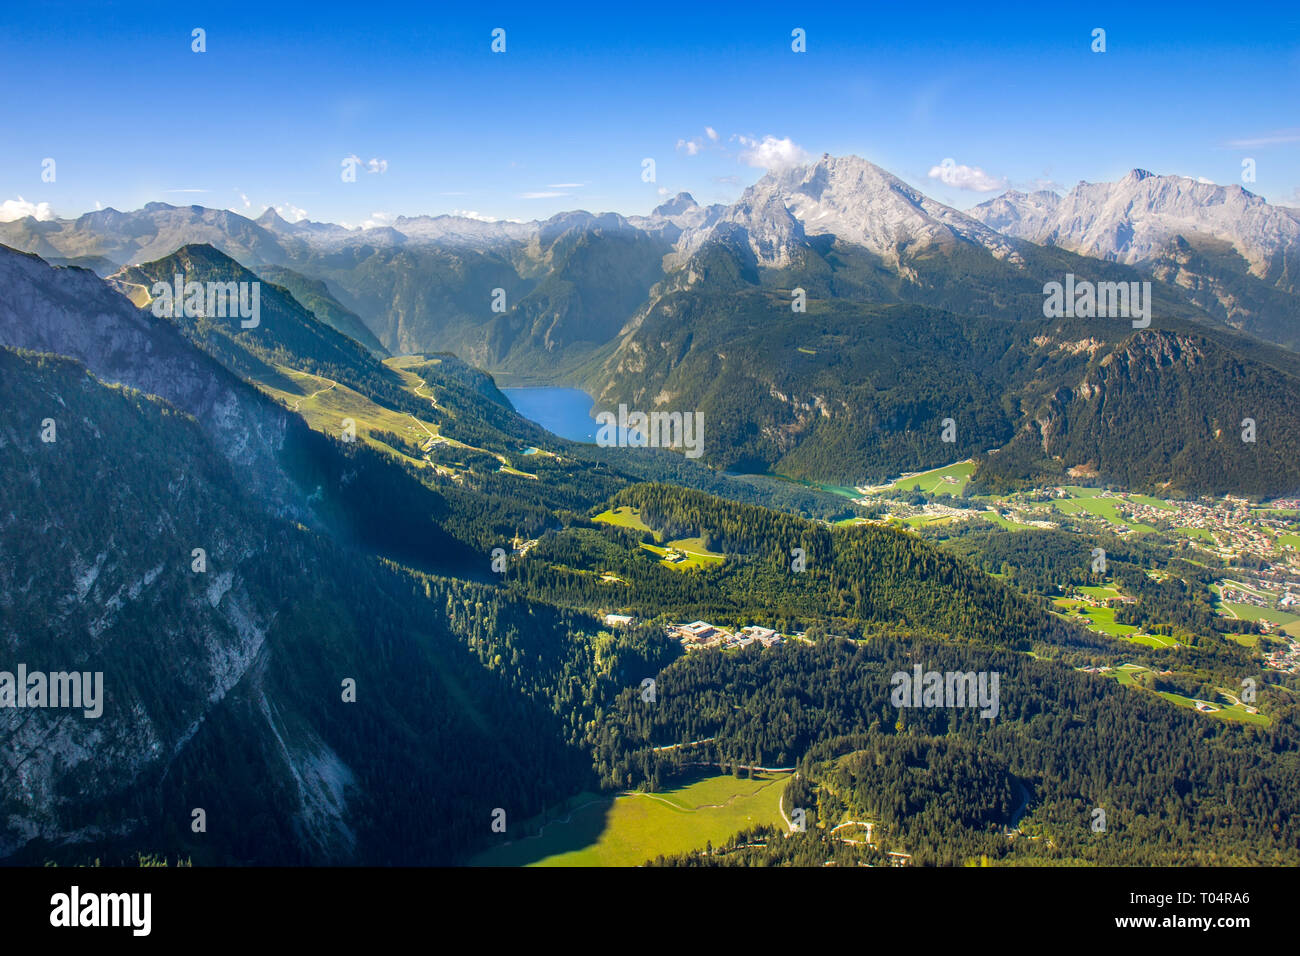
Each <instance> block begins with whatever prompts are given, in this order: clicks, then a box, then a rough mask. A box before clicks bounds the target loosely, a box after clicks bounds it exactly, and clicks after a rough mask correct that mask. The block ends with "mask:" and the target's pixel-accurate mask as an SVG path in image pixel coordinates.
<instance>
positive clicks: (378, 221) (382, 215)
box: [361, 212, 397, 229]
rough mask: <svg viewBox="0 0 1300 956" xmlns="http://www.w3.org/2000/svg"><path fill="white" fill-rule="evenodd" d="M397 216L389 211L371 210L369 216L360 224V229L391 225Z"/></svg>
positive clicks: (380, 227)
mask: <svg viewBox="0 0 1300 956" xmlns="http://www.w3.org/2000/svg"><path fill="white" fill-rule="evenodd" d="M396 218H397V217H396V216H394V215H393V214H392V213H391V212H372V213H371V214H370V218H369V219H367V220H366V221H365V222H363V223H362V224H361V228H362V229H382V228H384V227H385V226H391V225H392V224H393V220H394V219H396Z"/></svg>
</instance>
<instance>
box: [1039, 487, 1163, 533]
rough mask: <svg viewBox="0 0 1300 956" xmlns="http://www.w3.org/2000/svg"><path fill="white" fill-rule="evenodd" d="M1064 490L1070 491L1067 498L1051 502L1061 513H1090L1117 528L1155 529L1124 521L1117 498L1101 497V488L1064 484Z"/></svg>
mask: <svg viewBox="0 0 1300 956" xmlns="http://www.w3.org/2000/svg"><path fill="white" fill-rule="evenodd" d="M1065 490H1066V491H1067V492H1069V493H1070V497H1069V498H1064V499H1060V498H1058V499H1056V500H1054V501H1053V502H1052V507H1054V508H1055V509H1056V510H1057V511H1059V512H1061V514H1067V515H1079V514H1086V515H1091V516H1092V517H1094V518H1101V519H1103V520H1104V521H1108V522H1110V523H1111V524H1113V525H1115V526H1116V527H1118V528H1128V529H1129V530H1130V531H1155V530H1156V529H1155V528H1153V527H1151V526H1150V525H1147V524H1141V523H1139V522H1136V521H1126V520H1125V519H1124V518H1123V517H1122V516H1121V515H1120V513H1119V508H1118V505H1119V502H1120V499H1118V498H1103V497H1101V490H1100V489H1098V488H1082V487H1079V486H1078V485H1066V486H1065ZM1151 500H1153V501H1154V500H1155V499H1151Z"/></svg>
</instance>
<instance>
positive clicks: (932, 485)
mask: <svg viewBox="0 0 1300 956" xmlns="http://www.w3.org/2000/svg"><path fill="white" fill-rule="evenodd" d="M974 473H975V463H974V462H973V461H959V462H956V463H954V464H951V465H945V466H944V467H943V468H935V469H933V470H931V471H923V472H921V473H920V474H918V475H910V476H909V477H907V478H899V479H898V480H897V481H895V482H894V483H893V484H891V485H889V486H888V488H887V489H886V490H889V491H922V492H925V493H926V494H928V495H953V496H954V497H955V496H958V495H960V494H961V493H962V490H963V489H964V488H965V487H966V486H967V485H968V484H969V483H970V476H971V475H972V474H974Z"/></svg>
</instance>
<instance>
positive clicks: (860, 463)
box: [0, 155, 1300, 494]
mask: <svg viewBox="0 0 1300 956" xmlns="http://www.w3.org/2000/svg"><path fill="white" fill-rule="evenodd" d="M1297 230H1300V213H1297V212H1296V211H1294V210H1290V209H1288V208H1286V207H1280V206H1273V205H1270V204H1268V203H1266V202H1264V201H1263V200H1262V199H1260V198H1259V197H1257V196H1254V195H1252V194H1250V193H1249V192H1247V191H1246V190H1244V189H1241V188H1240V187H1237V186H1226V187H1225V186H1215V185H1211V184H1206V183H1201V182H1197V181H1194V180H1190V179H1187V178H1184V177H1177V176H1155V175H1152V174H1150V173H1147V172H1144V171H1141V170H1135V171H1133V172H1132V173H1130V174H1129V175H1127V176H1125V177H1124V178H1123V179H1122V180H1120V181H1119V182H1117V183H1111V184H1080V185H1079V186H1077V187H1076V188H1075V189H1074V190H1072V191H1071V192H1070V193H1069V194H1068V195H1066V196H1064V197H1061V196H1059V195H1057V194H1056V193H1049V192H1039V193H1033V194H1021V193H1015V192H1008V193H1006V194H1004V195H1002V196H1000V197H998V198H997V199H994V200H991V201H989V202H987V203H984V204H981V205H979V206H976V207H974V208H973V209H972V210H970V211H969V213H962V212H960V211H958V210H956V209H952V208H950V207H947V206H944V205H943V204H941V203H938V202H936V201H934V200H932V199H930V198H928V197H926V196H925V195H923V194H922V193H920V192H919V191H918V190H916V189H914V188H912V187H910V186H908V185H907V184H906V183H904V182H902V181H901V180H899V179H898V178H897V177H894V176H892V175H891V174H889V173H888V172H886V171H885V170H883V169H881V168H879V167H877V166H875V165H874V164H872V163H869V162H867V161H865V160H862V159H859V158H857V157H852V156H847V157H832V156H829V155H827V156H823V157H821V158H820V159H819V160H817V161H815V162H812V163H809V164H807V165H804V166H797V167H793V168H789V169H784V170H781V171H775V172H772V173H769V174H767V175H765V176H764V177H763V178H761V179H760V180H759V181H758V182H757V183H756V184H755V185H753V186H751V187H749V188H748V189H746V190H745V192H744V193H743V194H742V196H741V197H740V198H739V199H738V200H737V201H736V202H735V203H732V204H730V205H712V206H700V205H699V204H697V203H696V202H695V201H694V200H693V199H692V198H691V197H690V196H689V195H688V194H685V193H682V194H679V195H677V196H675V197H673V198H672V199H670V200H668V201H666V202H665V203H663V204H662V205H661V206H659V207H658V208H656V209H655V210H653V212H652V213H651V214H650V215H648V216H640V217H624V216H620V215H617V214H613V213H605V214H591V213H587V212H582V211H578V212H570V213H561V214H559V215H556V216H553V217H551V218H550V219H547V220H544V221H533V222H505V221H498V222H484V221H480V220H476V219H467V218H463V217H454V216H433V217H430V216H418V217H397V218H395V219H394V220H393V221H392V225H391V226H385V227H382V228H370V229H348V228H345V227H342V226H338V225H332V224H325V223H314V222H310V221H306V220H304V221H301V222H296V223H289V222H286V221H285V220H284V219H282V218H281V217H280V216H279V215H278V214H277V213H275V211H274V210H268V211H267V212H266V213H264V214H263V215H262V216H261V217H259V218H258V219H257V220H256V221H254V220H250V219H247V218H245V217H242V216H239V215H238V214H236V213H233V212H227V211H221V210H210V209H204V208H203V207H199V206H191V207H175V206H168V205H165V204H161V203H150V204H149V205H147V206H146V207H144V209H141V210H139V211H137V212H133V213H120V212H117V211H115V210H103V211H100V212H96V213H88V214H87V215H85V216H82V217H80V218H78V219H76V220H54V221H47V222H39V221H36V220H34V219H30V218H29V219H24V220H17V221H14V222H10V223H4V224H0V242H4V243H6V244H8V245H11V246H13V247H14V248H18V249H22V250H24V251H29V252H35V253H37V254H40V255H42V256H45V257H48V258H50V259H51V260H52V261H56V262H59V263H65V264H78V263H81V264H85V265H87V266H89V267H91V268H94V269H96V270H97V271H99V273H100V274H101V275H110V274H115V276H114V278H115V281H125V282H132V281H136V280H138V279H139V278H140V276H139V271H140V270H141V268H143V267H144V265H145V264H146V263H147V262H148V261H150V260H151V259H154V260H157V259H161V258H162V257H163V256H167V255H170V254H171V253H174V252H175V251H176V250H177V249H178V248H179V247H181V246H183V245H193V244H209V245H211V246H212V247H213V248H214V249H216V250H219V251H221V252H222V253H224V254H225V255H227V256H229V257H231V258H232V259H234V260H236V261H238V262H239V263H240V264H241V265H242V266H243V267H244V268H246V269H249V270H252V271H254V272H256V273H258V274H259V275H262V276H264V277H265V278H266V279H267V280H268V281H271V282H273V283H275V284H276V285H278V286H280V287H281V288H284V289H286V290H289V289H292V290H294V292H295V293H296V295H297V296H298V297H299V298H304V299H308V300H310V302H311V303H312V306H313V308H314V309H315V311H316V313H317V314H318V315H319V316H320V318H321V319H322V320H323V321H324V322H325V323H326V324H329V325H331V326H333V327H334V328H335V329H336V330H338V331H341V332H343V333H344V334H345V335H347V336H348V337H349V338H351V339H354V340H356V341H359V342H361V343H362V344H363V345H365V347H366V348H367V349H368V350H369V351H371V352H372V353H374V354H376V355H378V356H379V357H381V358H382V357H384V356H385V355H386V354H402V353H428V352H451V353H454V354H456V355H458V356H460V357H461V358H462V359H464V360H465V361H467V362H469V363H471V364H472V365H476V366H479V367H482V368H484V369H486V370H487V371H489V372H491V373H492V374H494V375H496V376H497V378H498V379H499V380H501V381H503V382H509V383H520V384H554V383H565V384H576V385H580V386H581V387H583V388H585V389H586V390H587V391H588V392H590V393H591V394H592V395H594V396H595V397H596V399H597V403H598V405H599V406H600V407H616V406H617V405H618V404H619V403H624V402H625V403H629V404H631V405H632V406H633V407H638V408H644V409H645V410H646V411H650V410H654V409H658V408H663V409H670V410H671V409H677V410H681V409H692V410H696V409H698V410H701V411H703V412H704V413H705V414H706V415H707V416H708V417H709V418H710V419H711V421H712V422H713V424H712V427H711V436H712V438H711V441H710V444H709V446H708V448H707V450H706V461H708V462H709V463H710V464H711V465H714V466H715V467H719V468H726V469H733V470H742V471H758V472H768V471H775V472H780V473H783V474H789V475H791V476H794V477H799V478H805V479H812V480H828V481H829V480H833V481H837V482H847V483H858V482H863V481H874V480H877V479H880V478H883V477H885V476H886V475H888V474H889V473H897V472H898V471H900V470H906V469H909V468H913V467H924V466H929V465H934V464H942V463H944V461H946V460H952V459H953V458H955V457H959V456H975V457H978V458H980V460H981V469H982V471H983V474H984V476H986V477H989V478H992V477H993V476H994V475H996V476H997V478H998V479H999V480H1013V481H1019V480H1030V479H1035V480H1036V479H1039V478H1042V477H1044V476H1045V475H1068V474H1070V473H1075V474H1095V475H1099V476H1103V477H1104V476H1107V475H1110V476H1118V475H1120V474H1121V473H1122V474H1124V475H1125V476H1126V478H1128V479H1130V480H1134V481H1136V482H1137V483H1138V484H1140V485H1143V486H1145V487H1149V488H1157V487H1159V488H1160V489H1162V490H1165V491H1169V490H1171V489H1172V490H1182V491H1186V492H1195V491H1209V490H1215V489H1218V490H1222V487H1223V482H1224V481H1225V480H1227V481H1229V483H1231V480H1235V479H1231V478H1230V477H1228V478H1223V479H1218V480H1214V481H1211V480H1210V479H1209V478H1208V477H1206V476H1207V475H1208V474H1210V473H1211V472H1212V473H1215V474H1221V475H1225V476H1232V475H1234V474H1237V475H1239V477H1240V484H1241V488H1242V490H1244V491H1248V492H1250V493H1260V494H1263V493H1273V494H1280V493H1289V492H1291V491H1294V490H1296V489H1297V488H1300V471H1298V470H1296V468H1294V467H1292V466H1290V465H1287V464H1285V462H1287V461H1288V460H1292V457H1293V456H1292V452H1293V451H1294V450H1295V449H1293V448H1292V447H1291V445H1290V439H1289V437H1287V436H1289V435H1290V434H1294V433H1295V432H1294V429H1292V428H1291V425H1292V422H1291V412H1290V411H1289V406H1288V405H1286V403H1285V402H1283V403H1281V404H1280V405H1279V404H1277V403H1274V402H1272V401H1270V400H1268V399H1267V397H1266V396H1263V395H1257V394H1256V393H1255V392H1254V390H1252V389H1250V388H1248V387H1245V386H1243V388H1244V389H1245V390H1237V391H1234V388H1236V386H1232V385H1227V386H1226V387H1225V386H1223V385H1222V384H1221V383H1211V382H1210V381H1208V380H1206V378H1205V375H1204V372H1203V369H1204V368H1206V367H1209V366H1215V365H1218V364H1219V363H1220V361H1228V360H1229V358H1228V357H1230V359H1231V361H1234V362H1239V363H1242V364H1243V367H1244V368H1245V369H1246V371H1245V372H1244V374H1243V376H1242V378H1241V381H1242V382H1243V383H1244V382H1247V381H1263V380H1265V379H1267V378H1268V377H1269V376H1275V377H1276V378H1277V381H1278V382H1279V383H1281V384H1280V391H1278V392H1276V394H1278V395H1281V396H1289V394H1290V389H1291V382H1292V378H1293V377H1294V376H1295V375H1296V374H1297V366H1296V364H1295V362H1294V359H1293V357H1292V354H1291V351H1290V350H1294V349H1296V348H1300V297H1298V292H1297V289H1296V287H1295V285H1294V280H1295V275H1296V266H1297V263H1296V261H1295V259H1294V257H1295V255H1296V253H1295V252H1294V250H1295V248H1297V246H1296V243H1295V239H1296V238H1297V235H1296V233H1297ZM133 272H134V273H135V279H132V278H131V276H132V273H133ZM1067 275H1074V276H1077V277H1079V278H1080V279H1088V280H1091V281H1094V282H1128V283H1132V282H1142V281H1146V282H1150V283H1151V297H1152V303H1151V306H1152V309H1153V315H1154V317H1155V318H1154V321H1153V324H1152V327H1151V328H1150V329H1147V330H1135V329H1131V328H1129V327H1128V324H1127V323H1126V322H1123V321H1122V320H1120V319H1114V320H1096V319H1092V320H1089V319H1073V320H1062V319H1056V320H1052V319H1048V318H1046V317H1045V316H1044V315H1043V311H1044V310H1043V302H1044V288H1045V286H1046V285H1047V284H1048V283H1051V282H1061V281H1063V279H1064V277H1065V276H1067ZM799 296H802V297H803V299H804V303H805V304H804V305H803V309H804V311H795V310H794V304H795V299H796V298H798V297H799ZM886 306H894V307H899V310H898V311H895V312H893V313H888V317H887V318H882V315H883V314H882V313H881V311H880V310H881V309H882V308H884V307H886ZM903 307H910V308H911V311H908V310H907V309H906V308H903ZM1134 343H1137V344H1136V346H1134ZM1143 343H1148V344H1145V345H1144V344H1143ZM1268 343H1272V344H1275V345H1280V346H1282V347H1283V348H1282V349H1271V348H1270V347H1269V344H1268ZM1144 349H1149V352H1150V354H1151V355H1155V356H1168V355H1170V354H1173V352H1171V349H1173V350H1174V351H1177V352H1178V354H1196V355H1206V356H1209V357H1210V362H1209V366H1203V365H1199V364H1193V365H1190V366H1186V367H1185V368H1184V371H1185V375H1186V377H1185V380H1183V379H1180V381H1179V382H1178V384H1177V386H1176V391H1177V392H1178V393H1179V394H1185V395H1187V396H1188V400H1187V403H1186V405H1185V406H1183V407H1182V408H1181V409H1180V411H1179V412H1178V413H1177V414H1176V415H1175V416H1174V418H1173V419H1171V420H1170V421H1169V422H1166V424H1169V425H1171V426H1172V427H1173V429H1174V431H1173V433H1172V434H1171V436H1170V442H1171V443H1176V444H1177V445H1178V447H1179V448H1181V449H1183V451H1182V452H1181V453H1180V455H1179V456H1175V455H1173V454H1161V455H1158V456H1156V458H1155V459H1152V458H1151V457H1150V456H1145V457H1144V458H1143V462H1144V464H1143V466H1142V467H1140V468H1139V469H1138V470H1137V471H1136V472H1135V471H1134V469H1133V467H1132V466H1131V465H1130V464H1129V463H1128V462H1127V461H1121V460H1118V459H1114V458H1112V457H1111V456H1109V455H1105V454H1100V453H1090V454H1087V455H1083V454H1082V452H1081V451H1080V449H1082V448H1085V447H1087V448H1089V449H1094V451H1095V446H1094V445H1092V444H1091V443H1090V441H1089V440H1088V439H1087V438H1080V437H1079V436H1077V435H1075V436H1074V437H1071V435H1070V432H1071V431H1072V430H1077V429H1080V428H1083V427H1084V426H1083V425H1082V423H1083V422H1085V421H1089V422H1092V421H1096V422H1100V421H1103V420H1104V421H1105V422H1106V424H1105V426H1104V427H1105V428H1107V429H1111V430H1114V429H1116V428H1118V429H1120V430H1121V431H1124V430H1127V431H1129V432H1133V431H1140V430H1144V429H1146V428H1147V427H1149V424H1150V416H1149V415H1146V412H1145V411H1144V409H1146V408H1148V407H1153V406H1155V405H1158V404H1160V403H1161V399H1160V397H1159V395H1158V394H1157V393H1156V392H1154V391H1151V390H1152V389H1155V388H1157V387H1160V388H1168V387H1172V386H1171V385H1170V383H1168V382H1162V383H1161V384H1159V385H1157V382H1156V380H1155V379H1149V380H1144V379H1143V377H1142V376H1137V379H1138V380H1141V381H1145V384H1144V385H1142V386H1140V387H1128V388H1126V389H1124V390H1123V391H1122V392H1121V391H1120V390H1119V388H1118V384H1117V383H1118V382H1119V381H1120V379H1118V378H1116V376H1115V374H1114V372H1113V369H1114V368H1116V367H1118V366H1125V367H1126V366H1128V364H1129V363H1131V362H1134V361H1138V359H1139V357H1140V356H1141V355H1142V354H1143V350H1144ZM905 353H906V354H909V355H911V356H912V358H911V359H910V360H909V361H908V362H907V363H905V364H900V363H899V362H898V359H897V356H899V355H902V354H905ZM1220 354H1222V355H1223V356H1225V358H1223V359H1220V358H1219V357H1218V356H1220ZM755 357H757V361H755V360H754V359H755ZM1256 365H1258V366H1260V367H1261V368H1263V369H1266V372H1265V371H1261V372H1260V373H1259V374H1256V372H1255V371H1254V370H1253V367H1254V366H1256ZM927 366H928V367H929V368H928V372H927V373H925V374H923V372H922V369H924V368H926V367H927ZM1044 368H1050V369H1051V372H1050V374H1048V375H1046V376H1044V375H1043V374H1041V372H1042V370H1043V369H1044ZM1135 374H1136V373H1135V372H1133V370H1132V369H1129V370H1128V371H1126V372H1125V373H1124V380H1125V381H1127V380H1129V378H1132V377H1133V376H1134V375H1135ZM918 377H924V378H925V379H926V381H925V383H924V386H923V387H922V386H920V385H918V384H917V382H914V381H911V380H912V379H916V378H918ZM1144 415H1146V418H1145V419H1144V418H1143V416H1144ZM1265 416H1267V417H1268V420H1269V421H1270V422H1271V423H1272V425H1273V427H1272V428H1271V429H1270V430H1269V432H1268V435H1269V439H1268V440H1269V442H1271V443H1272V444H1271V445H1270V448H1271V452H1270V453H1269V454H1268V455H1267V456H1264V457H1265V458H1266V461H1267V463H1261V462H1260V461H1257V460H1252V461H1250V462H1237V463H1236V464H1232V463H1231V461H1232V454H1231V453H1232V451H1233V449H1231V448H1230V446H1227V445H1225V444H1224V441H1225V439H1224V435H1225V434H1228V431H1229V429H1228V426H1229V425H1232V427H1233V428H1236V427H1239V426H1238V424H1237V423H1239V422H1240V421H1241V419H1242V418H1246V417H1251V418H1254V419H1256V420H1260V421H1262V420H1264V417H1265ZM949 418H950V419H952V420H953V421H954V423H955V424H957V426H958V428H957V436H958V437H957V441H956V442H955V444H956V446H957V447H955V448H954V447H950V445H947V444H945V443H940V442H938V441H936V440H935V436H936V435H937V434H938V433H939V423H940V422H941V421H942V420H944V419H949ZM1076 439H1077V440H1076ZM1008 443H1012V444H1013V448H1012V451H1013V452H1014V453H1013V454H1009V455H1004V456H1003V457H1002V459H1001V460H1000V461H999V462H998V463H997V464H996V465H994V463H993V459H992V457H991V456H990V455H988V454H987V451H988V449H992V448H1000V447H1002V446H1003V445H1006V444H1008ZM1031 447H1035V448H1037V449H1038V451H1036V452H1034V453H1032V454H1031V453H1029V451H1028V449H1029V448H1031ZM1237 451H1240V449H1237ZM1225 455H1226V456H1227V457H1226V458H1225V457H1224V456H1225ZM1175 458H1177V459H1178V461H1177V462H1175ZM1211 460H1214V461H1218V464H1216V465H1213V466H1210V465H1209V464H1208V462H1209V461H1211Z"/></svg>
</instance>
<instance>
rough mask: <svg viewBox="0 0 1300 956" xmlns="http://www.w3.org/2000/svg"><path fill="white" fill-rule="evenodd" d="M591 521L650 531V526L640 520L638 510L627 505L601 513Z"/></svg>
mask: <svg viewBox="0 0 1300 956" xmlns="http://www.w3.org/2000/svg"><path fill="white" fill-rule="evenodd" d="M591 520H592V521H599V522H601V523H603V524H613V525H618V526H619V527H620V528H631V529H632V530H634V531H649V530H650V526H649V525H648V524H646V523H645V522H644V521H642V520H641V511H640V509H638V508H632V507H629V506H627V505H622V506H620V507H618V508H613V509H611V510H609V511H602V512H601V513H600V514H598V515H596V517H594V518H592V519H591ZM656 537H657V536H656Z"/></svg>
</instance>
